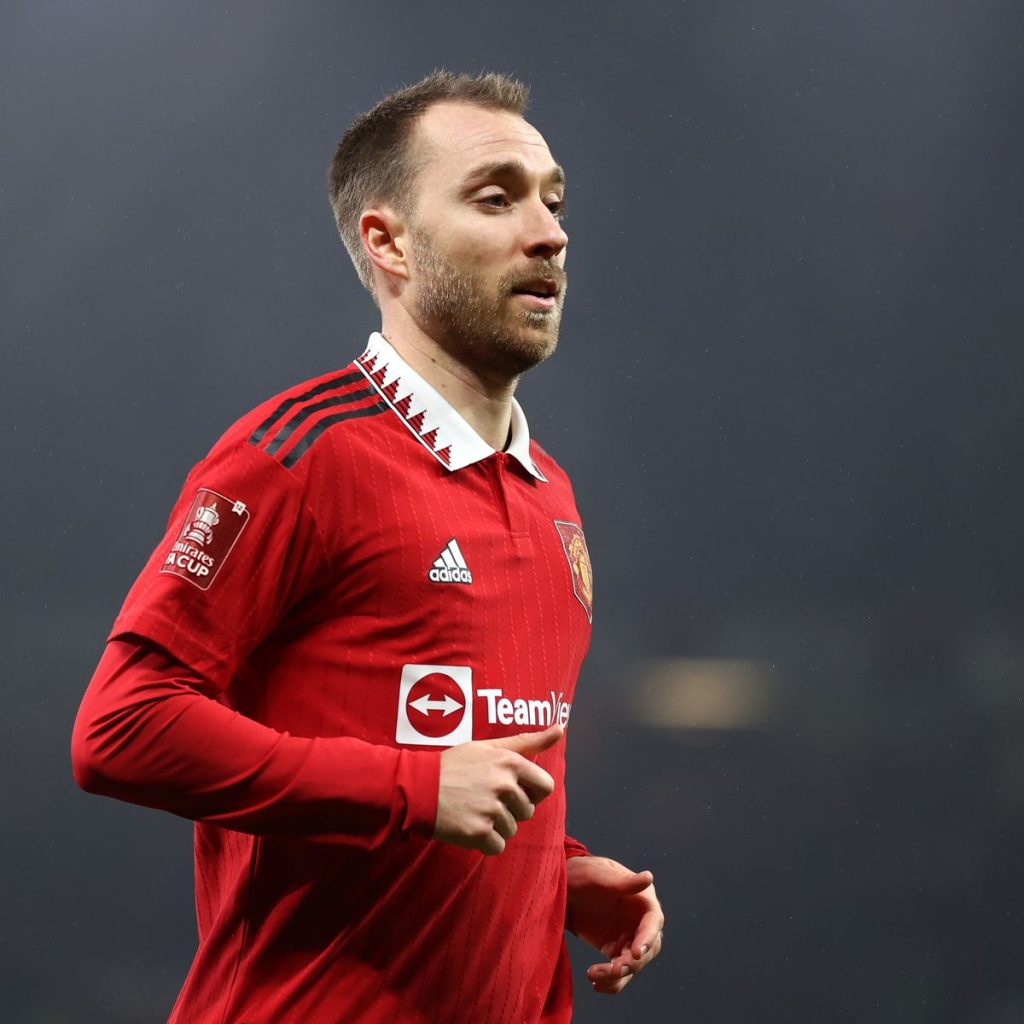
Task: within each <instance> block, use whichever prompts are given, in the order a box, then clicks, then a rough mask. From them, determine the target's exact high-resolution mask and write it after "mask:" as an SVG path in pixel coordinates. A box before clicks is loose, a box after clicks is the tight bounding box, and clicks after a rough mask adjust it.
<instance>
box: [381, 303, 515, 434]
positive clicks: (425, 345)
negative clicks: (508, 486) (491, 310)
mask: <svg viewBox="0 0 1024 1024" xmlns="http://www.w3.org/2000/svg"><path fill="white" fill-rule="evenodd" d="M380 333H381V334H382V335H384V337H385V338H386V339H387V341H388V343H389V344H390V345H391V346H392V347H393V348H394V349H395V351H396V352H397V353H398V354H399V355H400V356H401V357H402V358H403V359H404V360H405V361H406V362H407V363H408V364H409V365H410V366H411V367H412V368H413V369H414V370H415V371H416V372H417V373H418V374H419V375H420V376H421V377H422V378H423V379H424V380H425V381H427V383H428V384H430V385H431V387H433V388H435V389H436V390H437V391H438V393H439V394H441V395H442V396H443V397H444V399H445V401H446V402H448V404H449V405H450V406H451V407H452V408H453V409H455V411H456V412H457V413H458V414H459V415H460V416H461V417H462V418H463V419H464V420H465V421H466V422H467V423H468V424H469V425H470V426H471V427H472V428H473V429H474V430H475V431H476V432H477V433H478V434H479V435H480V437H482V438H483V439H484V441H486V442H487V443H488V444H489V445H490V446H491V447H492V448H494V449H495V450H497V451H501V450H502V449H503V448H504V447H505V444H506V442H507V440H508V435H509V430H510V428H511V423H512V395H513V394H514V393H515V389H516V382H517V381H518V377H512V378H500V377H499V378H495V377H494V376H493V374H491V375H489V374H487V373H485V372H484V371H482V370H481V369H479V368H476V367H473V366H470V365H468V364H467V363H465V362H462V361H461V360H459V359H456V358H455V357H454V356H453V355H452V354H451V353H449V352H448V351H447V350H446V349H445V348H444V347H443V346H442V345H440V344H439V343H438V342H437V341H435V340H434V339H433V338H431V337H430V335H428V334H427V333H426V332H424V331H423V330H422V328H421V327H420V326H419V325H418V324H417V323H416V322H415V321H414V320H413V319H412V318H411V317H410V316H409V315H408V314H407V313H406V312H405V310H404V309H402V308H401V307H399V308H398V309H397V310H396V309H391V310H388V311H387V313H386V314H385V315H384V316H383V318H382V322H381V329H380Z"/></svg>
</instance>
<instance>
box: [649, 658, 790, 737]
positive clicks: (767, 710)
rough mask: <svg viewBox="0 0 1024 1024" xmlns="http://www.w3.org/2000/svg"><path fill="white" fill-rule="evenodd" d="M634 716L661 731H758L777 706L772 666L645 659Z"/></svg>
mask: <svg viewBox="0 0 1024 1024" xmlns="http://www.w3.org/2000/svg"><path fill="white" fill-rule="evenodd" d="M639 677H640V685H639V687H638V688H637V691H638V696H639V700H638V702H637V704H636V718H637V720H638V721H639V722H640V723H641V724H642V725H647V726H653V727H655V728H661V729H758V728H763V727H765V726H767V725H768V724H769V723H770V722H771V720H772V719H773V718H774V716H775V712H776V710H777V708H778V706H779V691H778V686H777V684H776V682H775V680H774V678H773V676H772V671H771V666H770V665H768V664H766V663H765V662H759V661H745V660H740V659H737V658H672V659H665V660H658V661H646V662H643V663H641V665H640V671H639Z"/></svg>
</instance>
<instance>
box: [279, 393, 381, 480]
mask: <svg viewBox="0 0 1024 1024" xmlns="http://www.w3.org/2000/svg"><path fill="white" fill-rule="evenodd" d="M387 410H388V405H387V403H386V402H385V401H384V400H383V399H380V400H378V401H376V402H374V403H373V405H366V406H363V408H361V409H345V410H344V411H343V412H336V413H334V415H333V416H325V417H324V418H323V419H322V420H319V421H317V422H316V423H314V424H313V426H312V427H310V428H309V430H308V431H307V432H306V433H305V434H304V435H303V436H302V438H301V439H300V440H299V443H298V444H296V446H295V447H294V448H293V449H292V450H291V451H290V452H289V453H288V454H287V455H286V456H285V457H284V458H283V459H282V460H281V463H282V465H284V466H285V467H286V468H287V469H291V468H292V466H294V465H295V463H296V462H298V461H299V459H301V458H302V456H303V455H305V454H306V452H307V451H309V449H310V448H312V446H313V443H314V442H315V441H316V439H317V438H318V437H319V436H320V435H321V434H322V433H323V432H324V431H325V430H326V429H327V428H328V427H333V426H334V424H335V423H341V422H343V421H344V420H356V419H359V418H360V417H361V416H375V415H376V414H377V413H379V412H387Z"/></svg>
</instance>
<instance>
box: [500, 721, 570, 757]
mask: <svg viewBox="0 0 1024 1024" xmlns="http://www.w3.org/2000/svg"><path fill="white" fill-rule="evenodd" d="M564 735H565V729H563V728H562V726H560V725H549V726H548V727H547V728H546V729H545V730H544V731H543V732H521V733H519V735H518V736H506V737H505V738H504V739H500V740H491V746H492V747H502V748H503V749H504V750H514V751H515V752H516V753H517V754H522V755H523V757H530V756H531V755H532V754H539V753H541V752H542V751H545V750H547V749H548V747H553V746H554V745H555V744H556V743H557V742H558V741H559V740H560V739H561V738H562V737H563V736H564Z"/></svg>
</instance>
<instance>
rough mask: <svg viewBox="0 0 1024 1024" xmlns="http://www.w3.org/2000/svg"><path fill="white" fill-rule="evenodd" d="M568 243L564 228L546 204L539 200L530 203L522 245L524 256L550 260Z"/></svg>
mask: <svg viewBox="0 0 1024 1024" xmlns="http://www.w3.org/2000/svg"><path fill="white" fill-rule="evenodd" d="M568 242H569V236H568V235H567V234H566V233H565V228H563V227H562V224H561V221H559V220H558V218H557V217H556V216H555V215H554V214H553V213H552V212H551V210H549V209H548V206H547V204H546V203H543V202H541V200H540V199H538V200H537V201H536V202H535V203H531V204H530V217H529V220H528V223H527V227H526V239H525V243H524V245H523V249H524V251H525V253H526V255H527V256H531V257H536V256H539V257H542V258H544V259H551V258H552V257H553V256H557V255H558V254H559V253H560V252H561V251H562V250H563V249H564V248H565V247H566V245H567V244H568Z"/></svg>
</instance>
